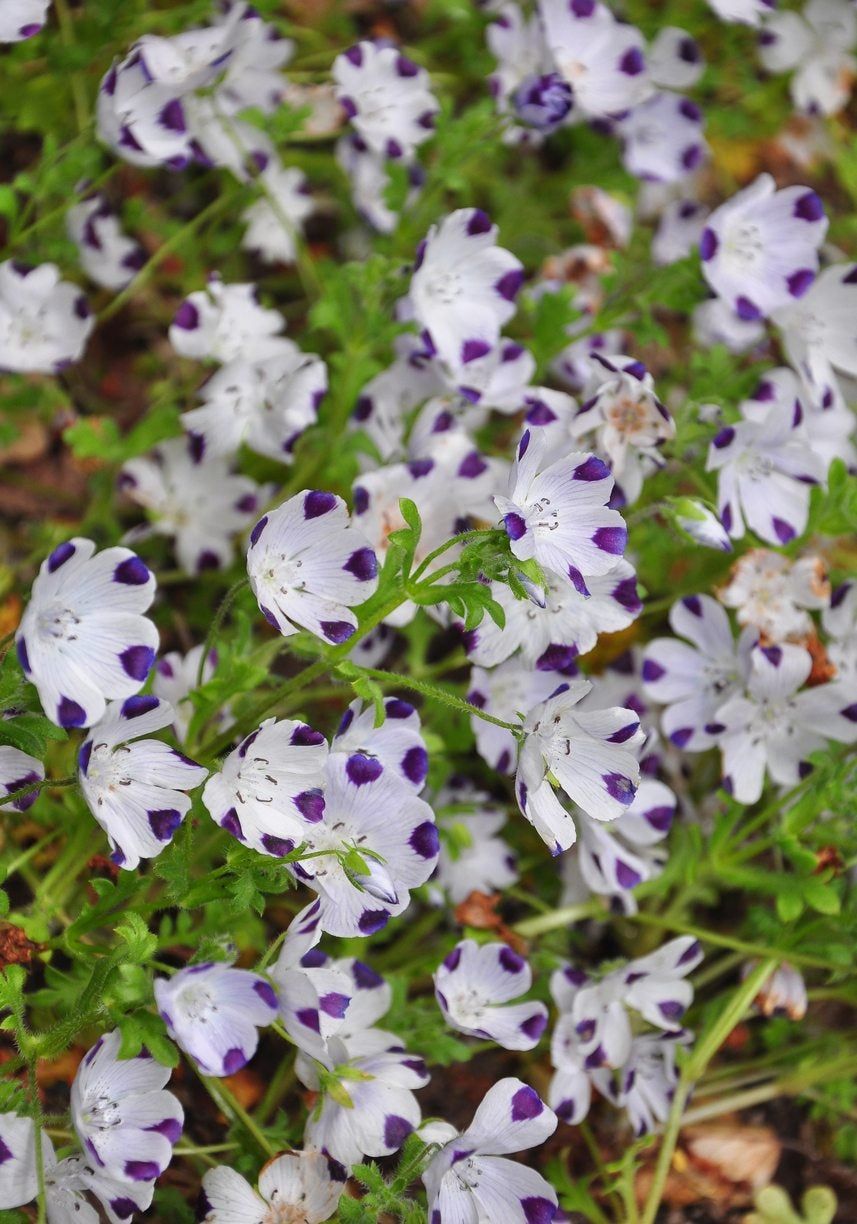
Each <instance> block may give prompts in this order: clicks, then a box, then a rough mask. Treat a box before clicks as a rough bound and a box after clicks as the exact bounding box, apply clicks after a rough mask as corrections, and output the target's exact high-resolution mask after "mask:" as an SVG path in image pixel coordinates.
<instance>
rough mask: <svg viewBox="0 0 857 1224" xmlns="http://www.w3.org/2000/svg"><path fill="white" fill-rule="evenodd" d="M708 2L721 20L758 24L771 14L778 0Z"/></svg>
mask: <svg viewBox="0 0 857 1224" xmlns="http://www.w3.org/2000/svg"><path fill="white" fill-rule="evenodd" d="M708 3H709V5H710V6H711V8H713V9H714V11H715V13H716V14H717V16H718V17H719V18H720V19H721V21H735V22H738V23H739V24H740V25H749V26H757V25H759V23H760V22H761V21H762V19H763V18H765V17H769V16H770V14H771V10H772V9H773V8H774V5H775V4H776V0H708Z"/></svg>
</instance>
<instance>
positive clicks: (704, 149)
mask: <svg viewBox="0 0 857 1224" xmlns="http://www.w3.org/2000/svg"><path fill="white" fill-rule="evenodd" d="M703 125H704V117H703V114H702V111H701V110H700V109H699V107H698V106H697V105H696V103H695V102H692V101H691V100H690V98H684V97H682V96H681V95H680V94H674V93H666V92H663V91H660V90H659V91H657V92H656V93H654V94H652V95H651V97H649V98H646V100H645V101H644V102H641V103H640V104H639V106H635V107H634V108H633V110H632V111H631V112H630V113H629V114H628V116H627V117H626V118H623V119H620V120H619V121H618V123H617V125H616V130H617V132H618V134H619V135H620V136H621V138H622V141H623V152H622V162H623V165H624V166H625V169H626V170H627V171H628V173H629V174H633V175H634V177H635V178H639V179H644V180H647V181H648V180H655V181H656V182H664V183H676V182H680V181H681V180H683V179H686V178H687V177H688V175H690V174H692V173H693V171H694V170H696V169H698V168H699V166H700V165H701V164H702V162H703V161H704V159H705V158H706V157H707V155H708V146H707V144H706V143H705V139H704V138H703V135H702V130H703Z"/></svg>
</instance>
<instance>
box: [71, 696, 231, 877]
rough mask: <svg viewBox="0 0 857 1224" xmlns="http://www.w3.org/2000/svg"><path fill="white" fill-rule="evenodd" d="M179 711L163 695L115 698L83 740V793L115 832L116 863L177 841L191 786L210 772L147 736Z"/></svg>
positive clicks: (134, 862)
mask: <svg viewBox="0 0 857 1224" xmlns="http://www.w3.org/2000/svg"><path fill="white" fill-rule="evenodd" d="M173 718H174V713H173V708H172V706H171V705H169V703H168V702H166V701H159V700H158V698H157V697H148V696H146V697H129V698H128V699H127V700H126V701H124V702H118V701H111V702H110V704H109V705H108V706H107V708H106V710H105V712H104V716H103V717H102V719H101V721H100V722H98V723H97V724H96V725H95V726H94V727H93V728H92V730H91V731H90V733H89V735H88V737H87V738H86V739H85V740H84V741H83V743H82V744H81V746H80V751H79V753H78V776H79V779H80V787H81V790H82V791H83V797H84V799H85V800H86V802H87V805H88V807H89V810H90V811H91V812H92V814H93V816H94V817H95V819H96V820H97V821H98V823H99V824H100V825H101V827H102V828H103V829H104V831H105V833H106V834H107V837H108V840H109V841H110V846H111V851H112V853H111V856H110V857H111V858H112V860H113V862H114V863H117V864H118V865H119V866H120V867H124V868H125V869H126V870H129V871H130V870H131V869H132V868H134V867H137V866H138V865H139V862H140V859H141V858H155V857H156V855H158V854H160V853H161V851H162V850H163V848H164V846H165V845H166V844H167V842H169V841H172V838H173V836H174V834H175V832H176V829H178V827H179V825H180V824H181V822H182V820H183V819H184V817H185V816H186V815H187V813H188V811H189V810H190V805H191V801H190V799H189V797H188V796H187V794H186V793H185V792H186V791H189V790H193V789H194V788H195V787H197V786H199V784H200V783H201V782H202V780H203V779H204V778H205V776H206V773H207V772H208V771H207V770H206V769H203V767H202V766H201V765H197V764H195V763H194V762H193V761H189V760H188V758H187V757H186V756H183V755H182V754H181V753H180V752H179V751H178V749H176V748H170V746H169V745H168V744H164V743H162V742H161V741H160V740H153V739H144V740H141V739H140V737H141V736H143V735H148V734H150V733H151V732H153V731H160V730H161V728H163V727H167V726H169V725H170V723H171V722H172V721H173ZM131 741H137V742H136V743H135V742H131Z"/></svg>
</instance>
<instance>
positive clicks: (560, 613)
mask: <svg viewBox="0 0 857 1224" xmlns="http://www.w3.org/2000/svg"><path fill="white" fill-rule="evenodd" d="M582 577H583V585H584V586H585V588H586V591H587V594H584V593H583V592H582V591H581V590H579V589H578V588H576V587H574V586H572V585H571V583H570V582H568V581H567V580H566V579H565V578H564V577H562V576H560V575H559V574H555V573H550V572H548V573H546V574H545V580H546V583H547V585H546V586H545V587H544V588H543V590H542V592H541V599H542V600H543V601H544V606H542V604H541V602H539V603H536V602H535V601H534V600H532V599H516V598H515V597H514V595H513V594H512V593H511V591H510V590H509V588H508V587H507V586H506V585H505V584H504V583H495V584H493V585H492V588H491V594H492V596H493V597H494V598H495V599H496V600H497V602H498V603H499V604H500V606H501V607H502V609H503V611H504V613H505V615H506V624H505V625H504V627H503V628H502V629H500V628H499V626H498V625H496V624H495V623H494V621H492V620H491V619H490V618H489V617H487V616H486V617H485V618H484V619H483V620H482V622H481V623H480V624H479V625H478V626H477V627H476V628H475V629H472V630H470V631H469V632H468V633H467V634H466V636H465V645H466V647H467V652H468V654H469V655H470V657H471V658H472V659H473V661H474V662H475V663H477V664H479V665H480V666H483V667H490V668H494V667H496V665H497V664H498V663H502V662H503V661H504V660H505V659H508V658H509V657H510V656H511V655H514V653H515V651H516V650H520V657H521V658H522V659H523V660H524V661H525V662H526V663H528V664H530V665H531V666H534V667H535V668H536V669H537V670H538V671H544V672H553V671H561V672H563V674H567V670H568V667H569V665H570V664H571V663H573V661H574V659H575V658H576V657H577V656H578V655H582V654H587V653H588V652H589V651H590V650H591V649H592V648H593V646H594V645H595V643H596V641H597V640H598V635H599V634H600V633H616V632H617V631H618V630H620V629H626V628H627V627H628V625H630V624H631V623H632V622H633V621H634V620H636V618H637V616H639V614H640V611H641V609H642V607H643V605H642V602H641V600H640V597H639V595H638V594H637V575H636V574H635V573H634V569H633V567H632V566H631V565H630V563H629V562H627V561H625V560H624V558H622V559H619V560H617V561H616V563H615V565H614V568H613V569H611V570H609V571H608V572H607V573H606V574H600V575H598V576H594V577H593V576H592V575H590V574H584V575H583V576H582ZM504 675H505V673H504ZM498 683H502V680H501V679H500V678H499V677H498ZM477 691H480V692H481V691H482V690H481V689H478V690H477ZM541 700H544V698H541ZM486 708H487V707H486ZM517 708H518V709H520V708H521V707H520V706H519V707H517ZM525 712H526V711H525ZM501 717H502V716H501ZM482 734H483V735H484V734H485V732H484V731H483V732H482ZM491 734H493V732H492V733H491Z"/></svg>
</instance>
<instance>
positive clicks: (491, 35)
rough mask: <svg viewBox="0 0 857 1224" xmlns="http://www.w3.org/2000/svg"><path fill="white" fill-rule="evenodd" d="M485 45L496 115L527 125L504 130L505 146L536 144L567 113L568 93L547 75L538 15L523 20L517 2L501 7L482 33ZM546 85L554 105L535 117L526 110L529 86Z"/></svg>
mask: <svg viewBox="0 0 857 1224" xmlns="http://www.w3.org/2000/svg"><path fill="white" fill-rule="evenodd" d="M485 41H486V43H487V44H488V48H489V50H490V51H491V53H492V54H493V56H494V58H495V59H496V61H497V65H496V67H495V69H494V71H493V72H492V73H491V77H490V80H489V83H490V86H491V92H492V94H493V95H494V98H495V99H496V102H497V109H498V111H499V112H500V114H503V115H509V116H510V118H515V117H517V118H519V119H522V120H523V121H524V122H525V124H526V126H519V125H517V124H515V125H514V126H512V127H509V128H507V129H506V131H505V132H504V133H503V139H504V140H505V141H507V142H510V143H511V142H516V141H539V140H540V139H541V137H542V132H544V131H546V130H547V131H550V130H553V129H554V127H555V126H556V124H557V123H558V122H561V121H562V120H563V119H564V118H565V117H566V115H567V114H568V113H569V112H570V111H571V109H572V93H571V89H570V88H569V86H568V84H567V83H566V82H565V81H562V80H561V79H560V78H557V76H556V73H554V72H553V71H552V68H553V64H552V61H551V56H550V52H549V51H548V48H547V44H546V42H545V35H544V29H543V27H542V22H541V20H540V18H539V16H538V15H537V14H534V15H533V16H532V17H525V16H524V14H523V13H522V12H521V10H520V8H519V7H518V5H517V4H512V3H506V4H501V5H500V6H499V7H498V9H497V11H496V13H495V15H494V20H493V21H492V22H491V24H490V25H489V26H488V28H487V30H486V31H485ZM551 78H553V79H551ZM548 82H549V88H551V89H552V92H554V94H555V102H554V105H553V106H548V107H547V109H546V110H545V109H543V110H542V113H541V114H539V113H538V112H536V114H535V115H534V114H533V110H532V107H529V108H528V106H527V102H526V95H527V94H528V93H530V94H531V93H532V91H533V89H534V88H535V90H536V91H537V92H538V91H539V87H540V86H541V85H542V84H543V83H548ZM557 82H558V83H559V85H560V86H561V92H560V93H559V94H557V93H556V84H557ZM533 118H535V119H536V122H535V123H533V122H532V119H533Z"/></svg>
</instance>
